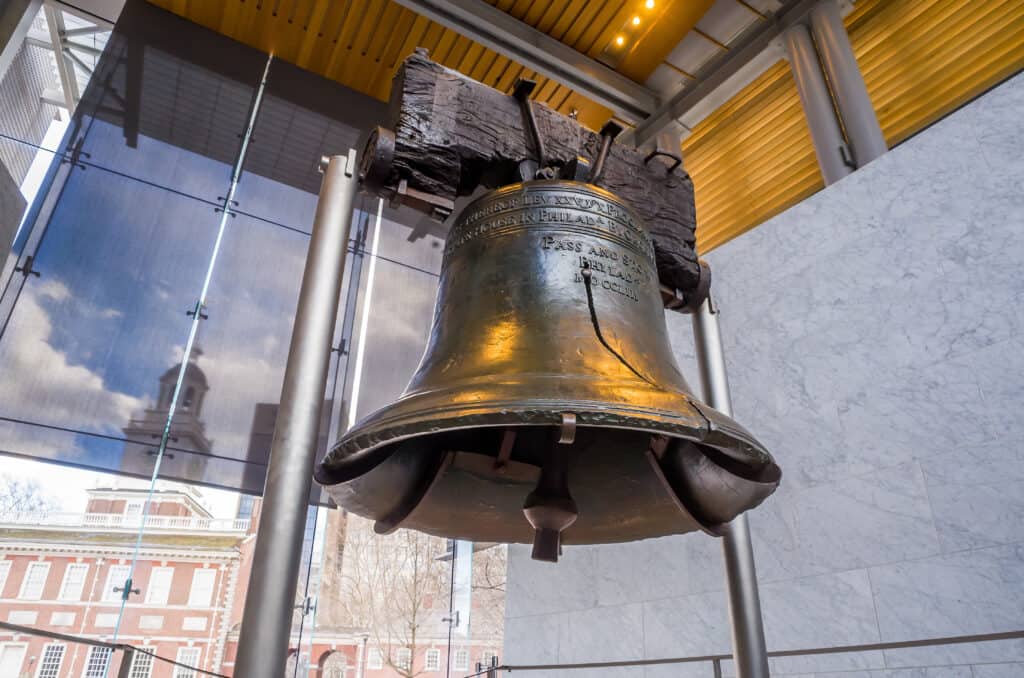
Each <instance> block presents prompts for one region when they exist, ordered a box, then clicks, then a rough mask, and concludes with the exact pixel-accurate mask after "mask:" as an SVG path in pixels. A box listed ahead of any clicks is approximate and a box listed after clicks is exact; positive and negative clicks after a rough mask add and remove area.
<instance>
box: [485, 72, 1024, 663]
mask: <svg viewBox="0 0 1024 678" xmlns="http://www.w3.org/2000/svg"><path fill="white" fill-rule="evenodd" d="M1021 110H1024V76H1017V77H1016V78H1014V79H1012V80H1010V81H1007V82H1005V83H1004V84H1002V85H1001V86H999V87H998V88H996V89H994V90H992V91H991V92H989V93H987V94H986V95H984V96H983V97H981V98H979V99H978V100H976V101H974V102H972V103H971V104H969V105H967V106H966V107H964V108H963V109H961V110H960V111H958V112H956V113H954V114H952V115H951V116H949V117H948V118H946V119H944V120H942V121H941V122H939V123H938V124H936V125H934V126H933V127H931V128H929V129H928V130H926V131H924V132H923V133H921V134H920V135H918V136H917V137H915V138H912V139H910V140H908V141H907V142H905V143H904V144H902V145H901V146H899V147H897V148H895V149H893V150H892V151H891V152H890V153H888V154H887V155H885V156H883V157H882V158H880V159H879V160H876V161H875V162H873V163H872V164H870V165H868V166H867V167H865V168H863V169H861V170H859V171H858V172H856V173H854V174H853V175H851V176H850V177H847V178H846V179H844V180H842V181H841V182H839V183H837V184H835V185H833V186H831V187H829V188H827V189H825V190H824V191H822V192H820V193H818V194H816V195H815V196H813V197H811V198H809V199H808V200H806V201H804V202H803V203H801V204H800V205H797V206H796V207H794V208H792V209H790V210H789V211H787V212H785V213H783V214H781V215H779V216H778V217H776V218H774V219H772V220H771V221H769V222H767V223H765V224H764V225H762V226H761V227H759V228H758V229H756V230H754V231H752V232H750V233H748V234H746V235H744V236H742V237H740V238H739V239H737V240H735V241H733V242H731V243H729V244H727V245H725V246H723V247H722V248H720V249H718V250H716V251H714V252H713V253H712V254H711V255H710V256H709V257H708V259H709V260H710V262H711V264H712V267H713V269H714V272H715V280H716V284H715V291H716V298H717V300H718V302H719V304H720V306H721V308H722V312H723V316H722V317H723V321H722V322H723V334H724V337H725V341H726V355H727V357H728V360H729V370H730V379H731V383H732V391H733V397H734V401H735V407H734V409H735V412H736V417H737V419H738V420H739V421H740V422H741V423H743V424H744V425H746V426H748V427H749V428H750V429H751V430H752V431H754V432H755V433H756V434H757V435H758V436H759V437H760V438H761V439H762V440H763V441H764V442H765V443H766V444H767V446H768V447H769V449H771V450H773V451H774V452H775V453H776V455H777V458H778V459H779V462H780V464H781V465H782V468H783V471H784V474H785V475H784V477H783V485H782V487H781V488H780V490H779V491H778V493H777V494H776V495H775V496H774V497H772V498H771V499H769V500H768V501H767V502H766V503H765V504H764V505H763V506H762V507H760V508H759V509H757V510H755V511H754V512H752V514H751V516H750V519H751V525H752V531H753V534H754V542H755V543H754V546H755V552H756V556H757V565H758V575H759V578H760V580H761V596H762V602H763V608H764V615H765V626H766V634H767V641H768V647H769V649H771V650H782V649H796V648H814V647H825V646H834V645H845V644H860V643H872V642H880V641H895V640H905V639H917V638H935V637H942V636H955V635H965V634H981V633H990V632H999V631H1012V630H1020V629H1022V628H1024V612H1022V610H1024V527H1022V526H1024V457H1022V456H1021V441H1022V440H1024V419H1022V418H1021V416H1020V410H1021V407H1022V405H1024V386H1022V378H1021V375H1022V373H1024V303H1022V302H1024V275H1022V274H1021V262H1022V261H1024V231H1022V228H1021V225H1022V223H1024V190H1022V188H1024V154H1022V153H1021V152H1020V151H1021V148H1022V144H1024V122H1022V118H1021V116H1020V111H1021ZM670 316H671V317H670V320H669V322H670V331H671V332H672V333H673V341H674V342H676V344H675V347H676V350H677V353H678V354H679V356H680V362H681V366H682V367H683V369H684V372H685V373H686V374H689V375H690V376H691V377H692V378H693V380H694V381H696V371H695V370H694V369H693V360H692V343H691V339H690V337H691V330H690V323H689V319H687V318H685V317H681V316H677V315H672V314H670ZM723 588H724V582H723V573H722V568H721V554H720V546H719V544H718V543H717V542H716V541H715V540H713V539H711V538H708V537H706V536H703V535H686V536H681V537H674V538H665V539H657V540H648V541H643V542H637V543H632V544H625V545H619V546H605V547H578V548H568V549H566V553H565V558H564V559H563V561H562V562H560V563H559V564H558V565H557V566H552V565H550V564H546V563H535V562H533V561H531V560H530V559H529V547H513V548H512V549H511V550H510V553H509V593H508V603H507V613H506V617H507V626H506V635H505V638H506V641H505V642H506V648H505V657H504V659H505V661H506V662H507V663H510V664H517V663H549V662H582V661H607V660H617V659H639V658H659V657H680V656H693V655H705V654H711V653H725V652H728V651H729V650H730V639H729V621H728V613H727V608H726V597H725V593H724V591H723ZM773 663H774V667H773V675H790V674H801V675H818V676H824V675H833V674H832V673H831V672H839V671H844V672H843V673H835V674H834V675H836V676H843V677H845V678H864V677H865V676H870V677H872V678H882V677H885V678H911V677H912V676H913V677H914V678H938V677H939V676H942V677H945V676H974V678H982V677H984V678H990V677H994V676H1019V675H1024V642H1012V641H1007V642H993V643H985V644H978V645H974V646H957V647H944V648H928V649H918V650H913V651H912V650H901V651H895V652H884V653H882V652H870V653H862V654H857V655H835V656H831V657H815V658H803V659H790V660H786V661H778V662H773ZM909 667H925V668H918V669H913V670H912V669H911V668H909ZM927 667H932V668H927ZM586 673H587V675H588V676H616V678H620V677H626V676H629V677H634V676H648V677H660V676H666V677H667V676H676V677H678V676H690V675H693V676H710V675H711V673H710V666H708V665H707V664H704V665H694V666H689V667H687V666H680V665H669V666H660V667H648V668H646V669H644V668H629V669H617V670H606V671H587V672H586ZM531 675H532V676H534V677H536V678H540V674H537V673H534V674H531ZM550 675H562V674H555V673H552V674H550ZM564 675H566V676H570V675H575V674H571V673H570V672H565V673H564Z"/></svg>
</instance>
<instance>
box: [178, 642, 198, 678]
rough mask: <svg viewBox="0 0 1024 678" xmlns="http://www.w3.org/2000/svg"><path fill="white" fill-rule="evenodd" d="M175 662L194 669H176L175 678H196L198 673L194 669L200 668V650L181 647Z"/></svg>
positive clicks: (180, 667)
mask: <svg viewBox="0 0 1024 678" xmlns="http://www.w3.org/2000/svg"><path fill="white" fill-rule="evenodd" d="M175 661H177V662H178V664H184V665H185V666H189V667H192V668H185V666H175V667H174V678H196V672H195V671H194V670H193V669H194V668H198V667H199V648H198V647H179V648H178V656H177V657H175Z"/></svg>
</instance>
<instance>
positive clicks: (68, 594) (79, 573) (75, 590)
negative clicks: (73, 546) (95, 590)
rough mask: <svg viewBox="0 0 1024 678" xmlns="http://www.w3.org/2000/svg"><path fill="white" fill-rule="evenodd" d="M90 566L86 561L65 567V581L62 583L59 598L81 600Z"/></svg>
mask: <svg viewBox="0 0 1024 678" xmlns="http://www.w3.org/2000/svg"><path fill="white" fill-rule="evenodd" d="M88 573H89V566H88V565H86V564H84V563H72V564H70V565H68V566H67V567H66V568H64V581H63V582H61V585H60V594H59V595H58V596H57V598H58V599H59V600H81V599H82V589H83V588H84V587H85V575H87V574H88Z"/></svg>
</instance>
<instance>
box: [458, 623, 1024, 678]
mask: <svg viewBox="0 0 1024 678" xmlns="http://www.w3.org/2000/svg"><path fill="white" fill-rule="evenodd" d="M1022 638H1024V631H1006V632H1003V633H985V634H979V635H969V636H947V637H943V638H927V639H922V640H898V641H893V642H889V643H865V644H862V645H835V646H832V647H815V648H809V649H803V650H775V651H772V652H769V653H768V656H769V657H810V656H815V655H828V654H844V653H850V652H871V651H878V650H903V649H908V648H915V647H935V646H940V645H962V644H966V643H985V642H991V641H997V640H1017V639H1022ZM730 659H732V655H731V654H708V655H700V656H693V657H667V658H664V659H628V660H622V661H606V662H581V663H573V664H497V663H494V664H492V665H491V666H482V665H480V664H477V667H476V672H475V673H469V674H466V676H465V678H475V677H476V676H485V678H496V677H497V675H498V672H506V673H512V672H514V671H569V670H574V669H591V670H595V669H610V668H619V667H628V666H656V665H659V664H704V663H706V664H711V667H710V668H711V676H713V678H722V663H723V662H725V661H727V660H730ZM971 663H977V662H969V663H968V664H971ZM951 665H960V664H955V663H954V664H950V663H945V664H940V665H936V667H944V666H951ZM900 668H916V667H900Z"/></svg>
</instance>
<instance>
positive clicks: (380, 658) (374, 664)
mask: <svg viewBox="0 0 1024 678" xmlns="http://www.w3.org/2000/svg"><path fill="white" fill-rule="evenodd" d="M366 668H368V669H373V670H375V671H376V670H379V669H382V668H384V653H383V652H381V651H380V649H379V648H376V647H375V648H373V649H372V650H370V656H369V657H367V658H366Z"/></svg>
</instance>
